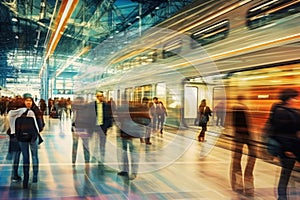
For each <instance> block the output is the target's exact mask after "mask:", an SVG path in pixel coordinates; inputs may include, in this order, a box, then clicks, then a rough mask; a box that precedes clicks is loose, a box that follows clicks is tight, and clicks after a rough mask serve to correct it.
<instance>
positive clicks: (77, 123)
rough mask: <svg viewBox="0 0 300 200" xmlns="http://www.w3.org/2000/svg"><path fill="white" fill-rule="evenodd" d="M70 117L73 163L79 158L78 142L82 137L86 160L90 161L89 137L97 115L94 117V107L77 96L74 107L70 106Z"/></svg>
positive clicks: (86, 161)
mask: <svg viewBox="0 0 300 200" xmlns="http://www.w3.org/2000/svg"><path fill="white" fill-rule="evenodd" d="M69 112H70V118H71V120H72V129H71V131H72V139H73V145H72V165H73V167H74V166H75V163H76V158H77V149H78V142H79V139H80V138H81V140H82V147H83V155H84V162H85V163H86V164H87V163H89V162H90V149H89V139H90V138H91V136H92V134H93V131H94V126H95V123H96V121H95V120H96V117H93V113H94V107H93V105H92V104H88V103H87V102H85V100H84V98H83V97H76V98H75V100H74V103H73V107H72V109H71V108H70V110H69Z"/></svg>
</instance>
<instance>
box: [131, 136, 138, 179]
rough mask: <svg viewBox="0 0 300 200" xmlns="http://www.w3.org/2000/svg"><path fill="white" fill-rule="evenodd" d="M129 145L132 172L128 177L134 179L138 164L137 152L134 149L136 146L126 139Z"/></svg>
mask: <svg viewBox="0 0 300 200" xmlns="http://www.w3.org/2000/svg"><path fill="white" fill-rule="evenodd" d="M128 146H129V153H130V158H131V171H132V174H131V176H130V179H135V178H136V176H137V173H138V166H139V152H138V151H136V148H135V146H134V144H133V142H132V140H130V141H128Z"/></svg>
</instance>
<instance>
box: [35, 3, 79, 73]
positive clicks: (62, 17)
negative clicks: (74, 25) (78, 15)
mask: <svg viewBox="0 0 300 200" xmlns="http://www.w3.org/2000/svg"><path fill="white" fill-rule="evenodd" d="M77 4H78V0H63V1H62V3H61V6H60V8H59V11H58V14H57V16H56V19H55V22H54V27H53V30H55V31H54V32H52V34H51V37H50V40H49V42H48V43H47V48H46V55H45V58H44V64H43V65H42V68H41V70H40V73H39V76H40V77H41V76H42V73H43V71H44V69H45V66H46V63H47V62H46V61H47V60H48V58H49V57H50V56H51V54H52V53H53V52H54V50H55V49H56V46H57V44H58V42H59V40H60V38H61V36H62V34H63V33H64V31H65V28H66V24H67V22H68V20H69V19H70V17H71V14H72V13H73V11H74V9H75V7H76V5H77Z"/></svg>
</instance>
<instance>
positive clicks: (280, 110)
mask: <svg viewBox="0 0 300 200" xmlns="http://www.w3.org/2000/svg"><path fill="white" fill-rule="evenodd" d="M298 96H299V93H298V91H297V90H295V89H289V88H288V89H283V90H282V91H281V92H280V94H279V100H280V102H279V103H275V104H274V105H273V106H272V108H271V114H270V118H269V122H270V125H271V127H272V135H271V137H272V138H273V139H275V140H276V141H277V142H278V144H279V147H278V148H279V151H278V152H279V158H280V164H281V173H280V178H279V183H278V189H277V192H278V200H286V199H288V192H287V186H288V183H289V179H290V177H291V173H292V171H293V168H294V166H295V162H296V161H298V162H300V145H299V144H300V136H299V134H298V132H299V130H300V124H299V121H300V113H299V109H297V108H296V106H298V105H297V101H298V100H297V98H298Z"/></svg>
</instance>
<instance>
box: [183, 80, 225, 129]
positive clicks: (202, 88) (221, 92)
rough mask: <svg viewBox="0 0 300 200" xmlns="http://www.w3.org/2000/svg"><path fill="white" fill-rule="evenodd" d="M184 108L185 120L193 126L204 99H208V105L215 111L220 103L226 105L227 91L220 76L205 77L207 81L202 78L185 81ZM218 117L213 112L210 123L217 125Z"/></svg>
mask: <svg viewBox="0 0 300 200" xmlns="http://www.w3.org/2000/svg"><path fill="white" fill-rule="evenodd" d="M183 94H184V98H183V100H184V104H183V105H184V109H183V111H184V112H183V120H184V122H185V124H186V125H187V126H193V125H194V121H195V119H196V118H197V112H198V107H199V105H200V103H201V101H202V100H203V99H205V100H206V103H207V106H209V107H210V108H211V110H212V111H214V108H215V107H216V105H218V104H225V105H224V106H225V107H226V95H225V94H226V92H225V89H224V85H223V84H222V82H220V81H219V80H218V77H217V78H215V77H205V82H204V81H203V79H202V78H193V79H190V80H189V81H187V82H185V85H184V93H183ZM215 120H216V117H215V116H214V112H212V117H211V118H210V121H209V125H215ZM222 120H223V119H222Z"/></svg>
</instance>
